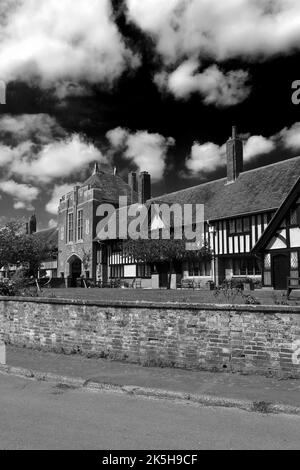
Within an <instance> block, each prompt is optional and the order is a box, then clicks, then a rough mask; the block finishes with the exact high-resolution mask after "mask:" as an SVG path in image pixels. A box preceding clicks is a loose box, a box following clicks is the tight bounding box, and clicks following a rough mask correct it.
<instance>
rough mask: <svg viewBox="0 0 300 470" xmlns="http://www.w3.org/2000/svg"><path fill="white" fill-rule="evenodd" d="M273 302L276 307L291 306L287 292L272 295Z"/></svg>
mask: <svg viewBox="0 0 300 470" xmlns="http://www.w3.org/2000/svg"><path fill="white" fill-rule="evenodd" d="M272 300H273V302H274V304H275V305H290V304H289V302H288V298H287V294H286V293H285V292H283V293H281V294H280V295H276V294H275V292H273V293H272Z"/></svg>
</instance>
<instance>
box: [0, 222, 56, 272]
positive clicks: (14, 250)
mask: <svg viewBox="0 0 300 470" xmlns="http://www.w3.org/2000/svg"><path fill="white" fill-rule="evenodd" d="M55 257H57V249H56V247H54V246H53V245H50V244H48V245H45V243H44V242H43V241H42V240H40V239H39V238H38V237H37V236H35V235H28V234H26V233H24V223H23V222H22V221H11V222H8V223H7V224H6V225H5V226H4V227H2V228H1V229H0V266H1V267H4V268H6V269H8V268H9V266H10V265H15V266H17V267H18V266H22V267H26V269H27V271H28V274H33V275H35V276H36V275H37V271H38V268H39V266H40V264H41V262H42V261H43V260H45V259H53V258H55Z"/></svg>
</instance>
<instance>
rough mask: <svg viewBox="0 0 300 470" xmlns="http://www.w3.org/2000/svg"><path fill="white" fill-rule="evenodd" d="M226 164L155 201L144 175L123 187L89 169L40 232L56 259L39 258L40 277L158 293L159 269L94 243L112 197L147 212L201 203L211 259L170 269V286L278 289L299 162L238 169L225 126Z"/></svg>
mask: <svg viewBox="0 0 300 470" xmlns="http://www.w3.org/2000/svg"><path fill="white" fill-rule="evenodd" d="M226 159H227V176H226V177H225V178H221V179H218V180H215V181H210V182H206V183H203V184H200V185H198V186H195V187H191V188H187V189H184V190H181V191H177V192H174V193H171V194H164V195H162V196H160V197H155V198H151V177H150V175H149V174H148V173H147V172H143V173H141V174H140V176H137V175H136V174H135V173H130V175H129V178H128V183H125V182H124V181H123V180H122V179H121V178H120V177H119V176H118V175H116V174H113V173H107V172H106V171H102V170H100V169H99V168H98V166H97V165H96V166H95V169H94V171H93V174H92V176H91V177H90V178H89V179H88V180H87V181H85V182H84V183H83V184H82V185H81V186H80V185H78V186H76V187H74V191H71V192H70V193H68V194H67V195H65V196H64V197H62V199H61V201H60V204H59V212H58V226H57V228H56V229H51V230H49V231H45V232H44V233H43V234H42V236H44V237H46V236H47V234H48V232H49V236H50V235H51V236H52V237H56V238H57V244H58V260H57V261H54V260H50V261H49V260H46V261H45V263H44V265H43V270H44V273H46V274H48V275H49V274H50V275H52V276H55V275H56V276H57V277H58V278H64V279H66V284H67V285H76V279H78V278H80V277H86V278H87V277H88V278H90V279H91V280H93V281H94V282H96V281H99V282H104V283H106V282H108V281H110V280H121V281H123V282H124V283H128V284H129V285H132V283H133V282H134V281H136V282H138V283H139V285H141V286H142V287H149V288H150V287H152V288H156V287H164V286H165V285H166V283H167V267H166V266H165V265H164V264H163V263H161V264H160V265H157V266H155V267H153V266H150V265H148V264H145V263H136V261H135V260H134V259H133V258H132V257H131V256H129V255H128V254H127V253H126V252H124V250H123V244H122V240H119V239H118V238H117V237H111V239H109V240H106V241H103V240H99V239H98V237H97V233H96V227H97V223H98V221H99V217H98V216H97V208H98V206H99V205H100V204H103V203H107V202H109V203H112V204H114V207H115V209H116V211H118V198H119V196H122V195H126V196H127V197H128V198H129V200H130V201H131V202H132V203H137V201H138V203H140V204H144V203H145V202H146V203H147V205H148V206H151V204H152V203H155V204H160V203H165V204H168V205H172V204H174V203H176V204H180V205H181V206H184V205H185V204H202V205H204V220H205V223H204V231H205V236H206V240H207V243H208V245H209V248H210V250H211V252H212V255H213V256H212V259H211V261H208V260H205V261H199V262H195V261H193V262H189V263H188V262H184V263H177V265H176V278H177V280H178V278H179V279H187V280H192V279H193V280H196V281H197V282H198V283H200V284H202V285H205V284H207V282H208V281H213V282H214V283H215V284H216V285H218V284H220V283H221V282H222V281H224V280H225V279H229V278H235V277H238V278H241V277H243V278H245V277H247V278H252V279H253V280H256V281H257V282H262V283H263V285H264V286H266V287H273V288H275V289H282V288H285V287H286V278H287V277H289V276H295V275H296V274H297V275H298V274H299V263H300V254H299V253H300V226H299V220H300V215H299V202H300V199H299V184H300V183H299V177H300V157H296V158H291V159H288V160H284V161H280V162H277V163H273V164H270V165H267V166H263V167H260V168H255V169H252V170H248V171H243V166H244V165H243V142H242V140H241V139H240V138H239V136H238V135H237V133H236V129H235V128H233V133H232V136H231V137H230V138H229V140H228V142H227V145H226ZM151 223H153V221H152V222H151ZM150 228H153V226H151V227H150ZM154 228H156V229H157V226H156V227H154ZM49 263H50V264H49ZM172 285H173V286H175V285H176V281H174V282H173V283H172Z"/></svg>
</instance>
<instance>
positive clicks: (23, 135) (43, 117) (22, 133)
mask: <svg viewBox="0 0 300 470" xmlns="http://www.w3.org/2000/svg"><path fill="white" fill-rule="evenodd" d="M65 136H66V132H65V130H64V129H63V128H62V127H61V126H60V125H59V124H58V122H57V121H56V119H55V118H54V117H52V116H49V114H43V113H41V114H19V115H14V116H12V115H10V114H5V115H4V116H2V117H1V118H0V137H1V138H2V139H4V140H6V141H7V140H9V141H10V142H12V143H19V142H24V141H26V140H29V141H32V142H35V143H40V144H46V143H49V142H51V141H52V140H54V139H57V138H61V137H65Z"/></svg>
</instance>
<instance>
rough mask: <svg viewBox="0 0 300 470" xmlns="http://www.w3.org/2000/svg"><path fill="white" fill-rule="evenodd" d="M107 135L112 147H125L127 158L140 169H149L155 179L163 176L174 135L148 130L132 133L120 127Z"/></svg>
mask: <svg viewBox="0 0 300 470" xmlns="http://www.w3.org/2000/svg"><path fill="white" fill-rule="evenodd" d="M106 137H107V138H108V140H109V142H110V144H111V146H112V148H113V149H115V150H122V149H123V150H124V153H123V155H124V156H125V158H128V159H129V160H131V161H132V162H133V163H134V164H135V165H136V166H137V167H138V169H139V170H140V171H148V172H149V173H150V174H151V177H152V179H153V180H154V181H158V180H160V179H161V178H162V176H163V173H164V170H165V166H166V156H167V152H168V149H169V147H170V146H173V145H174V144H175V140H174V139H173V138H172V137H164V136H162V135H160V134H151V133H149V132H147V131H138V132H135V133H130V132H129V131H128V130H126V129H123V128H120V127H117V128H116V129H113V130H111V131H109V132H108V133H107V134H106Z"/></svg>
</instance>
